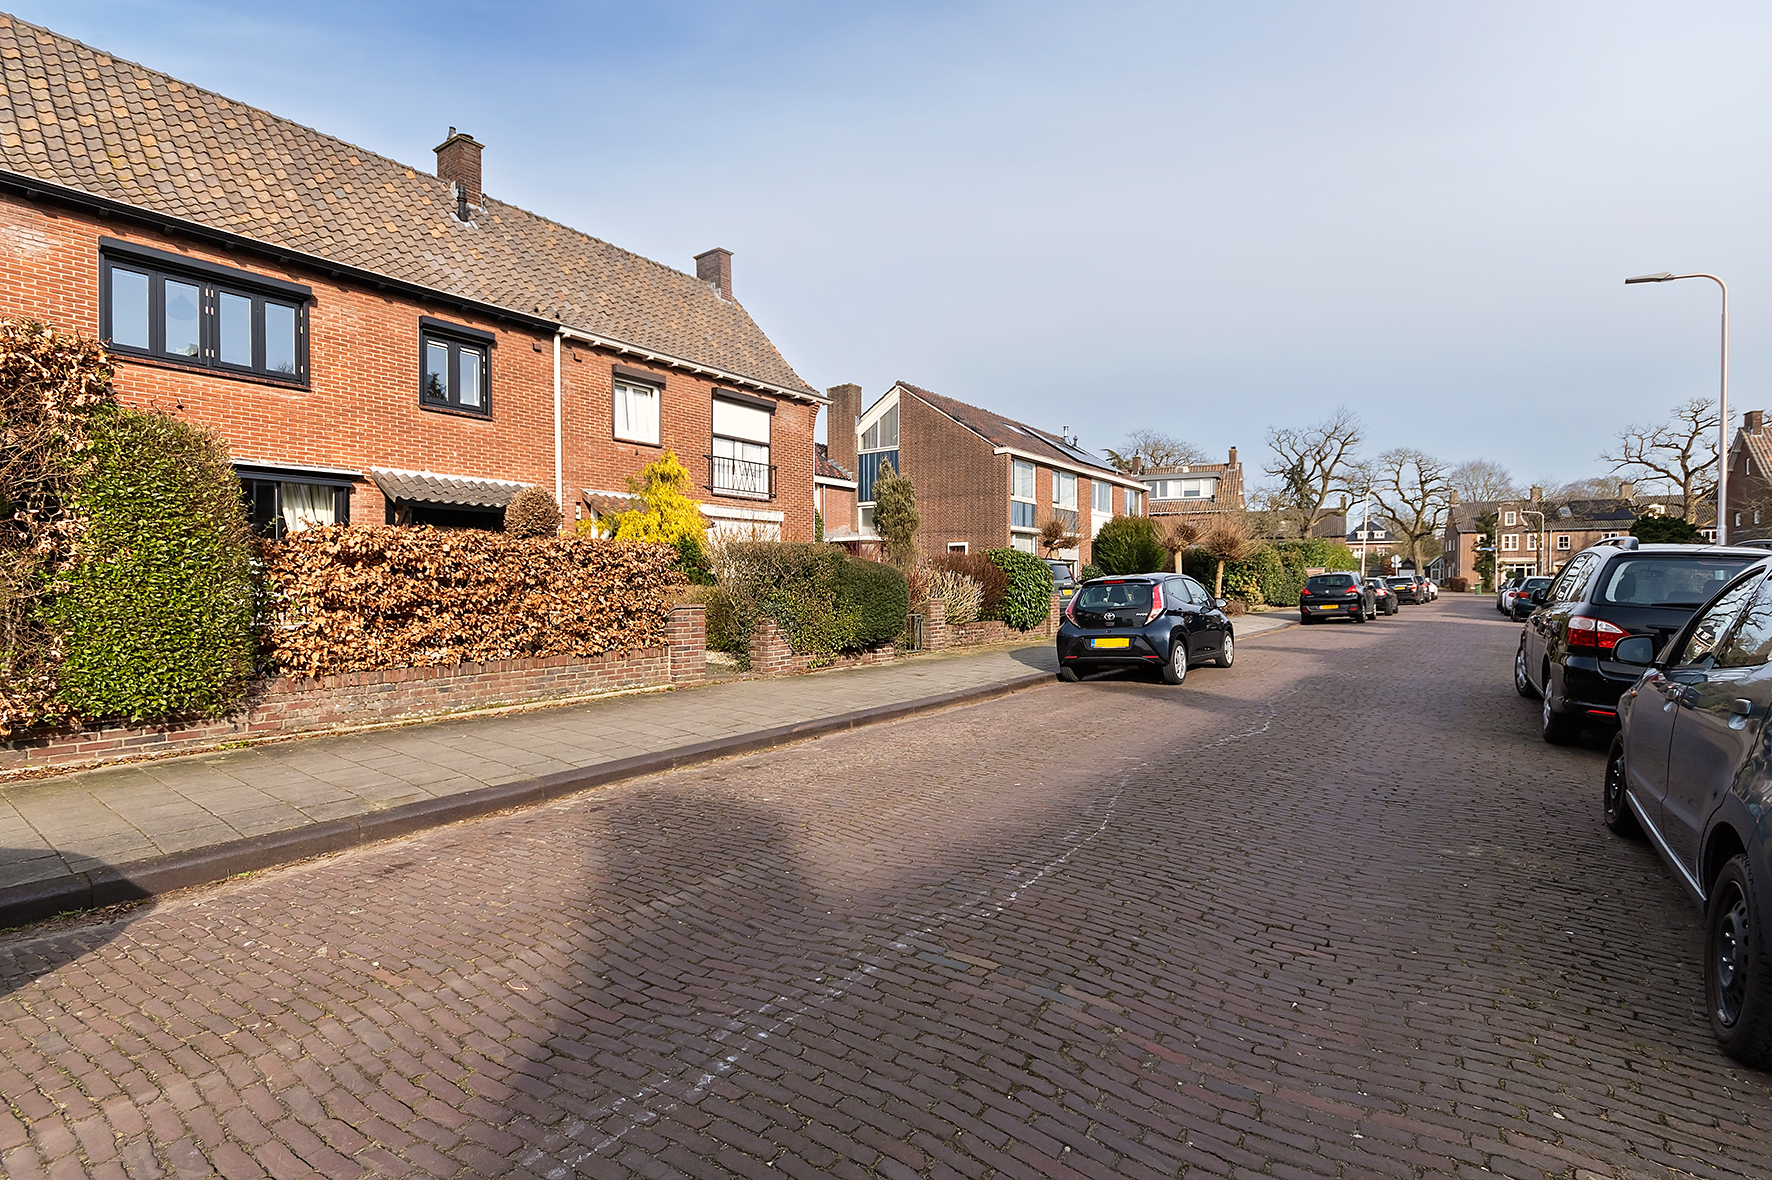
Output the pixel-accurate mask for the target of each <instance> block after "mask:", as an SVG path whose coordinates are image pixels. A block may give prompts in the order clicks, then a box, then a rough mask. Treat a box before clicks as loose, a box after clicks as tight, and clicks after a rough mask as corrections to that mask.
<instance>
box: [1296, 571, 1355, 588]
mask: <svg viewBox="0 0 1772 1180" xmlns="http://www.w3.org/2000/svg"><path fill="white" fill-rule="evenodd" d="M1304 584H1305V587H1306V588H1307V589H1310V590H1346V589H1348V588H1349V587H1350V586H1352V585H1353V584H1354V576H1353V575H1352V574H1312V575H1311V576H1310V577H1308V578H1306V579H1305V580H1304Z"/></svg>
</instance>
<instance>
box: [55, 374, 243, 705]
mask: <svg viewBox="0 0 1772 1180" xmlns="http://www.w3.org/2000/svg"><path fill="white" fill-rule="evenodd" d="M90 431H91V446H90V448H89V449H88V450H87V451H86V452H85V453H84V455H83V456H82V457H81V461H80V467H79V473H78V478H77V481H76V485H75V491H74V497H73V510H74V512H75V513H76V514H77V515H78V516H79V517H81V518H84V521H85V528H84V530H83V532H82V533H81V535H80V539H79V542H78V545H77V546H76V549H75V554H74V561H73V565H72V567H71V568H69V569H68V570H67V571H66V572H65V573H64V574H63V575H62V576H61V578H60V580H59V587H58V588H59V589H60V591H61V592H60V593H59V594H57V596H56V598H55V600H54V601H53V602H52V603H51V604H50V605H49V606H48V607H46V609H45V618H46V620H47V621H48V623H49V624H50V626H51V627H53V628H54V629H55V630H56V631H57V632H58V633H59V634H60V635H61V641H62V663H61V669H60V671H59V673H58V674H57V680H58V682H59V684H60V693H61V697H62V699H63V700H64V701H66V702H67V704H68V705H69V706H70V707H72V708H73V709H74V710H75V712H76V713H78V714H79V715H80V716H82V717H84V718H88V719H99V718H128V719H130V720H132V721H145V720H159V719H163V718H170V717H177V716H184V715H203V714H219V713H225V712H227V711H228V710H229V709H231V708H232V707H233V706H234V705H236V704H237V703H238V702H239V701H240V699H241V698H242V697H243V696H244V695H245V693H246V686H247V680H248V678H249V677H250V676H251V674H252V670H253V659H254V655H255V653H256V642H255V624H256V614H257V593H256V581H255V577H254V572H255V571H254V556H255V550H256V541H255V539H254V537H253V535H252V530H251V526H250V525H249V524H248V523H247V520H246V513H245V509H244V507H243V506H242V503H241V497H240V481H239V479H238V478H236V477H235V475H234V473H233V469H232V468H231V466H230V465H229V462H228V452H227V447H226V446H225V445H224V444H223V443H222V441H221V440H220V438H218V437H217V436H216V435H215V434H214V433H212V432H210V431H207V430H204V429H201V428H199V427H196V426H193V425H192V424H190V423H188V422H184V421H181V420H180V419H177V418H173V417H170V416H168V415H165V414H143V413H138V412H136V411H133V410H128V409H124V408H122V407H120V406H113V407H109V408H107V409H105V410H103V411H101V412H100V413H99V414H97V415H95V416H94V417H93V419H92V422H91V423H90Z"/></svg>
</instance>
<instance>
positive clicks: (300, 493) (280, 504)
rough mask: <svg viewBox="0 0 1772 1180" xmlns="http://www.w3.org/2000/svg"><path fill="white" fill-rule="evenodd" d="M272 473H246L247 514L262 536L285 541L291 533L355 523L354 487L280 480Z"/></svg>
mask: <svg viewBox="0 0 1772 1180" xmlns="http://www.w3.org/2000/svg"><path fill="white" fill-rule="evenodd" d="M279 474H280V473H278V472H276V471H272V470H257V469H254V470H250V471H247V470H242V471H240V472H239V475H240V493H241V496H242V498H243V499H244V500H245V501H246V514H247V517H248V518H249V519H250V520H251V521H252V527H253V529H254V531H256V532H257V533H258V534H259V535H260V536H264V537H270V538H271V539H273V540H282V539H283V538H284V537H286V536H289V535H290V534H291V533H299V532H302V531H304V530H306V529H310V528H319V527H322V526H325V525H329V524H350V523H351V485H350V484H349V483H348V482H342V481H339V480H331V479H323V480H316V479H315V478H313V477H307V478H303V473H291V477H290V478H279V477H278V476H279Z"/></svg>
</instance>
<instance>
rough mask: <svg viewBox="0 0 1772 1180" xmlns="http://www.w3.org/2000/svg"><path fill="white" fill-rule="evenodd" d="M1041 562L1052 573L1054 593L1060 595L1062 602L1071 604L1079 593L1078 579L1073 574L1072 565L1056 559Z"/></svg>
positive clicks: (1047, 558)
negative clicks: (1074, 595) (1073, 597)
mask: <svg viewBox="0 0 1772 1180" xmlns="http://www.w3.org/2000/svg"><path fill="white" fill-rule="evenodd" d="M1040 560H1042V561H1044V562H1045V563H1046V568H1047V569H1049V570H1051V571H1052V592H1053V593H1054V594H1056V595H1058V597H1059V600H1060V601H1061V602H1063V603H1068V602H1070V600H1071V596H1072V595H1073V594H1075V593H1076V592H1077V579H1076V577H1075V575H1073V574H1072V573H1071V563H1070V562H1068V561H1059V560H1058V559H1057V558H1055V557H1043V558H1041V559H1040Z"/></svg>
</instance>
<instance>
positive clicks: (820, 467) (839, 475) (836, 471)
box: [813, 443, 855, 482]
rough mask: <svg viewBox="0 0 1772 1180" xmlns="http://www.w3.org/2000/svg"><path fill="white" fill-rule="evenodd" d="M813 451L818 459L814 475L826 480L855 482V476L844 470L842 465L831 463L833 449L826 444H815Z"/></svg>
mask: <svg viewBox="0 0 1772 1180" xmlns="http://www.w3.org/2000/svg"><path fill="white" fill-rule="evenodd" d="M813 449H814V451H815V453H816V457H817V467H816V469H815V470H814V471H813V474H814V475H822V476H824V477H825V478H826V479H847V480H850V481H851V482H853V481H854V479H855V476H854V475H852V474H850V473H849V472H847V471H845V470H843V467H842V465H841V464H839V463H833V462H832V461H831V448H830V447H829V446H827V445H826V444H824V443H814V444H813Z"/></svg>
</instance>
